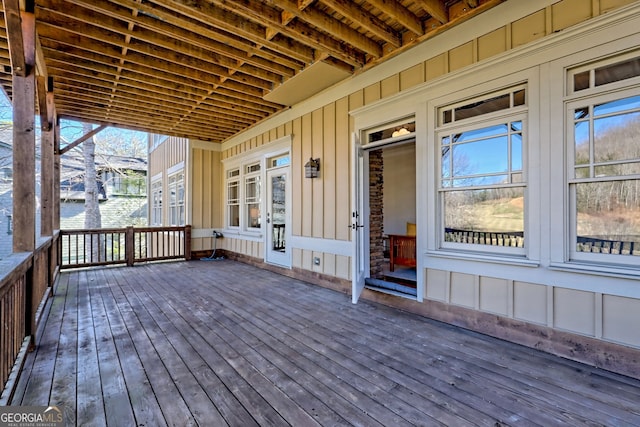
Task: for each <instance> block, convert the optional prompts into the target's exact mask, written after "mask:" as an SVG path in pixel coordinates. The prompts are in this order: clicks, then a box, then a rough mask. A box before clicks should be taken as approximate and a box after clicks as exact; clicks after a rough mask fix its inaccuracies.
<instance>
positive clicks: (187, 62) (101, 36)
mask: <svg viewBox="0 0 640 427" xmlns="http://www.w3.org/2000/svg"><path fill="white" fill-rule="evenodd" d="M42 14H43V16H46V23H43V24H42V25H41V27H42V30H41V33H42V37H43V38H44V37H49V38H51V37H55V36H53V35H52V34H51V31H54V32H57V31H65V30H71V31H72V29H74V28H78V25H79V22H76V21H75V20H74V19H72V18H68V17H66V16H64V15H61V14H58V13H56V12H53V11H49V12H48V13H44V12H42ZM85 18H87V17H85ZM95 19H96V18H95V17H94V16H93V17H91V20H93V21H95ZM87 21H89V19H88V18H87V19H84V20H82V21H81V22H82V23H83V24H89V25H90V27H87V26H86V25H85V26H83V27H82V35H83V37H85V38H86V37H89V38H91V39H94V40H96V41H100V42H103V43H110V42H112V40H113V39H114V37H113V33H117V31H118V23H117V22H116V21H113V20H112V21H111V22H108V21H109V20H104V21H102V22H101V24H100V26H99V27H98V26H96V25H94V24H95V22H87ZM47 26H49V27H52V30H50V31H47V30H46V27H47ZM105 31H107V33H105ZM124 31H126V32H127V33H130V34H131V35H132V37H134V38H135V39H136V40H138V39H139V40H141V42H137V41H133V40H132V41H131V42H130V43H128V44H127V43H125V42H124V41H121V43H120V45H119V47H120V48H125V47H126V48H127V49H129V50H135V51H136V52H139V53H141V54H143V55H147V56H149V57H155V58H158V59H159V60H164V61H168V62H170V63H173V64H175V66H176V67H185V66H188V67H189V68H192V69H196V70H200V71H201V70H203V69H207V70H209V72H210V73H212V74H215V75H217V76H219V77H221V78H229V79H231V80H234V81H239V82H241V83H246V84H251V85H253V86H256V87H262V88H263V89H266V88H270V87H271V86H272V84H273V82H277V81H280V79H281V76H279V75H276V74H274V73H270V72H267V71H261V72H260V73H256V74H258V77H264V78H258V77H254V76H252V75H250V74H244V73H242V74H238V73H234V74H230V73H229V70H228V69H227V68H225V67H222V66H220V65H217V64H216V63H215V58H214V60H211V58H212V56H211V55H207V54H205V53H204V52H202V50H201V49H199V48H196V47H193V46H185V45H184V44H183V43H182V42H179V41H176V40H171V39H168V38H165V37H156V38H154V36H153V35H150V34H148V33H146V35H145V32H144V31H137V32H130V31H129V30H128V29H126V30H124ZM72 32H73V31H72ZM67 34H68V32H67ZM56 38H59V36H58V37H56ZM116 39H117V38H116ZM86 43H88V41H84V42H83V43H82V44H86ZM68 44H71V43H68ZM181 52H189V53H190V54H191V55H185V54H182V53H181ZM127 56H128V55H127ZM261 74H262V75H261ZM267 79H270V80H267ZM198 80H201V79H198ZM212 83H218V82H217V81H216V82H212Z"/></svg>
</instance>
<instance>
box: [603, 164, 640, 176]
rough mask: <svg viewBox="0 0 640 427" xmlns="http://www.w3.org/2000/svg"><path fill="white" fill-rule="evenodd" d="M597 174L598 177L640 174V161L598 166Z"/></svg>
mask: <svg viewBox="0 0 640 427" xmlns="http://www.w3.org/2000/svg"><path fill="white" fill-rule="evenodd" d="M595 174H596V176H597V177H601V176H602V177H604V176H625V175H636V174H640V162H638V163H622V164H616V165H606V166H596V167H595Z"/></svg>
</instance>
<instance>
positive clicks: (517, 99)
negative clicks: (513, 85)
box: [513, 89, 526, 107]
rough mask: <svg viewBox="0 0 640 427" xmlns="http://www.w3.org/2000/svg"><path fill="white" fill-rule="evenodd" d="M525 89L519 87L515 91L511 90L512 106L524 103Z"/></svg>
mask: <svg viewBox="0 0 640 427" xmlns="http://www.w3.org/2000/svg"><path fill="white" fill-rule="evenodd" d="M525 100H526V98H525V90H524V89H520V90H518V91H516V92H513V106H514V107H517V106H518V105H524V104H525Z"/></svg>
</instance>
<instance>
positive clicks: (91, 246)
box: [82, 123, 102, 260]
mask: <svg viewBox="0 0 640 427" xmlns="http://www.w3.org/2000/svg"><path fill="white" fill-rule="evenodd" d="M82 128H83V131H84V133H85V134H87V133H89V132H91V130H92V128H93V126H92V125H91V124H90V123H84V124H83V125H82ZM82 153H83V155H84V171H85V172H84V228H85V229H95V228H102V217H101V215H100V205H99V203H98V197H99V195H100V193H99V192H98V180H97V173H96V143H95V141H94V139H93V137H91V138H89V139H87V140H86V141H84V142H83V143H82ZM99 236H100V235H99V234H98V235H97V238H94V236H93V235H91V234H88V235H85V244H84V248H85V259H86V258H89V259H90V260H97V259H98V254H99V251H100V247H101V245H100V238H99Z"/></svg>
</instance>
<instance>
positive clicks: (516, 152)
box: [511, 134, 522, 171]
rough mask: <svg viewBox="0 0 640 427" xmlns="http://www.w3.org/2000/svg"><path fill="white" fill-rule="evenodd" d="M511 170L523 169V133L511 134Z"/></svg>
mask: <svg viewBox="0 0 640 427" xmlns="http://www.w3.org/2000/svg"><path fill="white" fill-rule="evenodd" d="M511 170H512V171H521V170H522V135H520V134H514V135H511Z"/></svg>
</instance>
